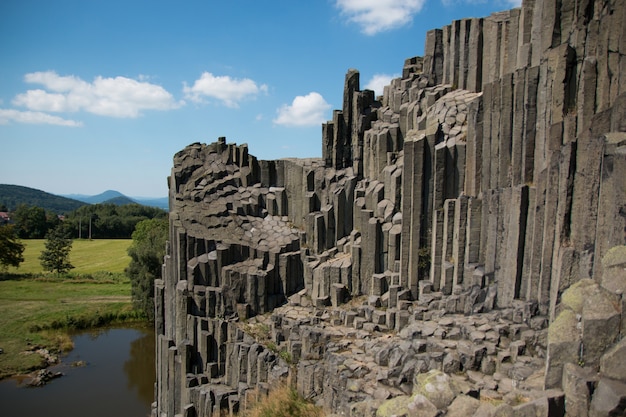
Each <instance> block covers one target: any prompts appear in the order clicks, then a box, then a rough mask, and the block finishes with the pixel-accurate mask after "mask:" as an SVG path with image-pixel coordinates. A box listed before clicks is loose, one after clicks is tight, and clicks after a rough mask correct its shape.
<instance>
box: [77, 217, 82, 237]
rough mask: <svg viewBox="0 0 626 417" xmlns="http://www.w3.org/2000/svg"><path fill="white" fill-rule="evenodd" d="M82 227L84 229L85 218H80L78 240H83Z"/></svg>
mask: <svg viewBox="0 0 626 417" xmlns="http://www.w3.org/2000/svg"><path fill="white" fill-rule="evenodd" d="M82 227H83V218H82V217H79V218H78V238H79V239H80V238H81V235H82Z"/></svg>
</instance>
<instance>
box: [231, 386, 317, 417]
mask: <svg viewBox="0 0 626 417" xmlns="http://www.w3.org/2000/svg"><path fill="white" fill-rule="evenodd" d="M240 415H241V416H242V417H322V416H323V415H324V412H323V410H322V409H321V408H320V407H317V406H315V405H314V404H312V403H311V402H309V401H307V400H306V399H304V398H303V397H302V396H301V395H300V394H298V391H296V390H295V388H293V387H291V386H288V385H281V386H279V387H277V388H275V389H273V390H272V391H270V393H269V395H268V396H266V397H263V398H261V399H259V400H258V402H256V403H255V404H253V405H252V406H251V407H250V408H249V409H247V410H245V411H243V412H242V413H240Z"/></svg>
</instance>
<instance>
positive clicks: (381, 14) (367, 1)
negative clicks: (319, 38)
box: [336, 0, 425, 36]
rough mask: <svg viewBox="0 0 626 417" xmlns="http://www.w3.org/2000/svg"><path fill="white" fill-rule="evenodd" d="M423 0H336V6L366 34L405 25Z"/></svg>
mask: <svg viewBox="0 0 626 417" xmlns="http://www.w3.org/2000/svg"><path fill="white" fill-rule="evenodd" d="M424 2H425V0H337V2H336V6H337V7H338V8H339V9H340V10H341V14H342V15H344V16H346V17H347V19H348V21H349V22H352V23H356V24H357V25H359V26H360V27H361V32H363V33H364V34H366V35H370V36H371V35H375V34H377V33H379V32H384V31H387V30H392V29H397V28H399V27H402V26H404V25H407V24H408V23H410V22H411V21H412V20H413V16H414V15H415V14H416V13H418V12H419V11H420V10H422V7H423V6H424Z"/></svg>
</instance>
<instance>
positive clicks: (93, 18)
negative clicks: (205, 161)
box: [0, 0, 515, 197]
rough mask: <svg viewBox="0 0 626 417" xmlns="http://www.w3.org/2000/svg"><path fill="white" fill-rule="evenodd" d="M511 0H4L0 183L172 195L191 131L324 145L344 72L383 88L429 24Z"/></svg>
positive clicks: (306, 147) (304, 150)
mask: <svg viewBox="0 0 626 417" xmlns="http://www.w3.org/2000/svg"><path fill="white" fill-rule="evenodd" d="M514 6H515V2H513V3H512V2H511V1H509V0H483V1H480V0H443V1H442V0H306V1H304V0H303V1H300V0H287V1H272V0H267V1H259V0H230V1H224V0H222V1H215V0H203V1H191V0H181V1H173V0H132V1H131V0H123V1H121V0H106V1H100V0H55V1H49V0H38V1H35V0H2V1H0V62H1V63H0V183H3V184H17V185H23V186H27V187H32V188H37V189H41V190H44V191H47V192H51V193H54V194H74V193H76V194H98V193H100V192H102V191H104V190H107V189H115V190H118V191H120V192H122V193H124V194H126V195H129V196H141V197H162V196H166V195H167V182H166V177H167V176H168V175H169V173H170V170H171V167H172V157H173V155H174V154H175V153H176V152H178V151H179V150H181V149H183V148H184V147H185V146H186V145H188V144H190V143H193V142H206V143H209V142H213V141H215V140H216V139H217V138H218V137H219V136H226V138H227V141H228V142H237V143H239V144H241V143H248V145H249V149H250V153H251V154H253V155H255V156H257V157H258V158H260V159H276V158H283V157H320V156H321V123H322V122H324V121H326V120H328V119H331V118H332V110H333V109H338V108H340V107H341V101H342V90H343V82H344V76H345V73H346V71H347V70H348V69H349V68H356V69H358V70H359V71H360V73H361V88H362V89H363V88H371V89H374V90H375V91H377V93H380V92H382V90H381V86H382V85H385V84H388V81H389V80H390V79H391V78H392V77H397V76H399V74H400V73H401V71H402V65H403V62H404V59H405V58H409V57H411V56H415V55H421V54H422V53H423V47H424V36H425V34H426V31H427V30H429V29H433V28H439V27H442V26H444V25H446V24H449V23H450V22H451V21H452V20H454V19H459V18H463V17H482V16H487V15H489V14H490V13H492V12H495V11H500V10H505V9H509V8H511V7H514Z"/></svg>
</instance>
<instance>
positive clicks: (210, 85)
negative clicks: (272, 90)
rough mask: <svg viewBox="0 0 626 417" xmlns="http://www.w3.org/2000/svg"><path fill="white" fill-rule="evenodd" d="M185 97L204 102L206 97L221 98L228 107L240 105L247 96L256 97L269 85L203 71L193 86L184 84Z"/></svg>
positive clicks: (265, 90)
mask: <svg viewBox="0 0 626 417" xmlns="http://www.w3.org/2000/svg"><path fill="white" fill-rule="evenodd" d="M183 92H184V93H185V98H186V99H189V100H191V101H194V102H202V101H203V100H204V99H205V98H206V97H210V98H215V99H218V100H220V101H221V102H222V103H224V105H226V106H228V107H238V106H239V102H241V101H242V100H244V99H246V98H254V97H256V96H257V95H258V94H260V93H261V92H264V93H266V92H267V85H265V84H262V85H258V84H257V83H256V82H254V81H253V80H251V79H249V78H243V79H236V78H231V77H229V76H227V75H221V76H219V75H218V76H215V75H213V74H211V73H210V72H203V73H202V75H201V76H200V78H198V79H197V80H196V81H195V82H194V83H193V86H191V87H189V86H188V85H186V84H185V85H184V87H183Z"/></svg>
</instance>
